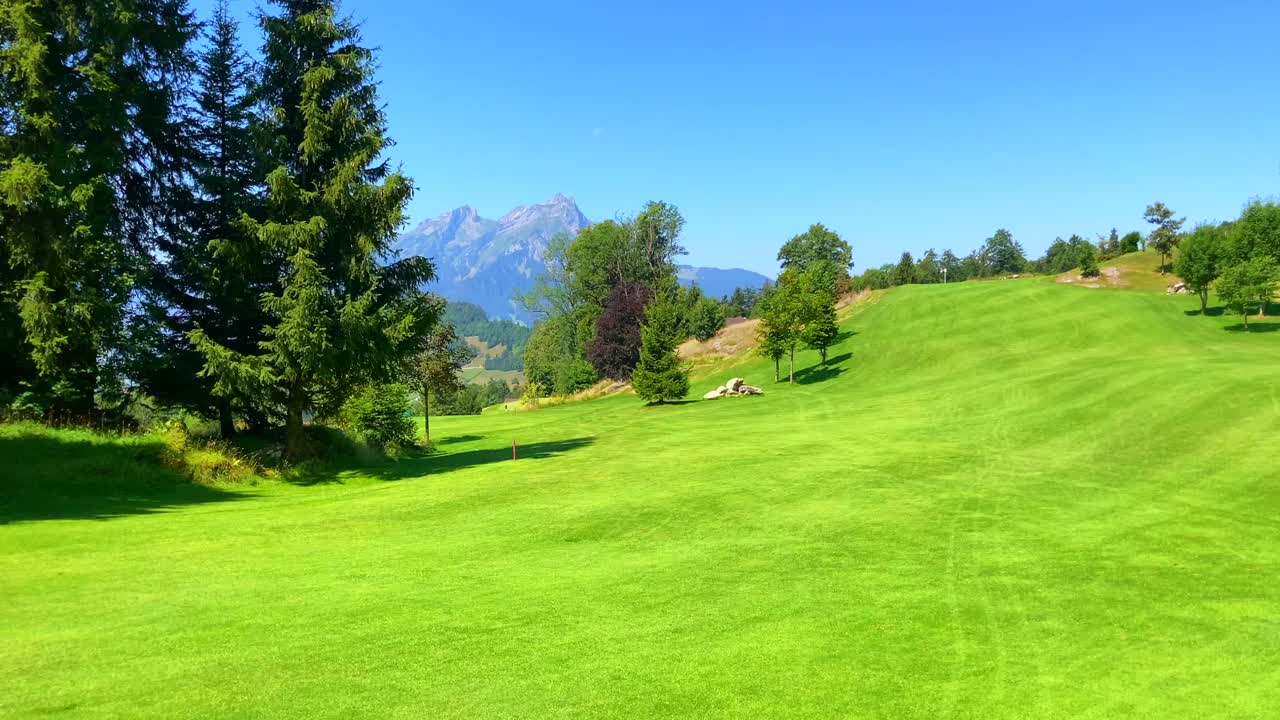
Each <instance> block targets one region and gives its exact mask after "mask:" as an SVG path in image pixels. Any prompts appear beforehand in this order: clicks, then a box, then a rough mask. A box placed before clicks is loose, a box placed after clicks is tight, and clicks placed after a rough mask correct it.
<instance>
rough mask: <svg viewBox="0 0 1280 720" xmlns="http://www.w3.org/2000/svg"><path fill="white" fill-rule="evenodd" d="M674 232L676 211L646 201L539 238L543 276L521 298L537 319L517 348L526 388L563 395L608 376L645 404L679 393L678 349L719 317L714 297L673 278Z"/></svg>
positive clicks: (712, 329)
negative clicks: (544, 243) (627, 211)
mask: <svg viewBox="0 0 1280 720" xmlns="http://www.w3.org/2000/svg"><path fill="white" fill-rule="evenodd" d="M683 228H684V218H683V217H682V216H681V215H680V211H679V209H677V208H676V207H675V206H673V205H670V204H668V203H663V202H650V203H648V204H646V205H645V206H644V207H643V208H642V209H641V210H640V212H639V213H637V214H636V215H635V216H632V217H620V218H617V219H614V220H606V221H604V222H601V223H597V224H595V225H592V226H590V227H588V228H585V229H584V230H582V231H581V232H580V233H578V235H577V237H573V238H571V237H569V236H568V235H567V234H561V235H558V236H556V237H555V238H553V239H552V240H551V242H550V243H548V247H547V250H546V255H545V263H546V266H547V272H546V273H545V274H543V275H542V276H540V277H539V278H538V279H537V281H536V283H535V285H534V288H533V289H532V290H531V291H530V292H529V293H528V294H527V295H525V296H523V297H522V298H521V301H522V302H523V303H524V306H525V307H526V308H527V309H528V310H529V311H530V312H533V313H535V314H536V315H538V316H540V318H541V319H540V321H539V322H538V323H537V324H536V325H535V326H534V329H533V333H532V335H531V336H530V338H529V342H528V345H527V346H526V348H525V357H524V364H525V377H526V378H527V382H528V388H527V394H530V395H533V396H539V395H548V394H553V393H554V394H558V395H568V394H571V393H574V392H576V391H579V390H582V389H585V388H587V387H590V386H591V385H592V384H594V383H596V382H598V381H599V380H602V379H609V380H614V381H618V382H631V383H632V386H633V387H634V388H635V389H636V392H637V394H639V395H640V396H641V397H642V398H644V399H646V400H649V401H653V402H663V401H666V400H674V399H679V398H682V397H684V395H685V394H686V393H687V392H688V371H687V369H686V368H684V367H683V365H681V363H680V362H679V358H678V357H677V347H678V345H679V344H680V343H681V342H683V341H684V339H685V338H687V337H689V336H690V335H698V336H700V337H710V336H712V335H714V334H715V333H716V332H717V331H718V330H719V328H720V326H721V325H722V324H723V316H722V314H721V310H720V306H719V304H718V303H717V302H716V301H714V300H711V299H710V298H706V297H704V296H703V295H702V294H701V292H700V291H698V289H697V288H683V287H681V286H680V285H679V283H678V282H677V278H676V263H675V260H676V258H677V257H679V256H680V255H683V254H684V253H685V250H684V247H683V246H681V244H680V237H681V232H682V230H683Z"/></svg>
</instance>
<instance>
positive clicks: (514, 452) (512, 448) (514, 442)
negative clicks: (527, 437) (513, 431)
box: [511, 440, 516, 460]
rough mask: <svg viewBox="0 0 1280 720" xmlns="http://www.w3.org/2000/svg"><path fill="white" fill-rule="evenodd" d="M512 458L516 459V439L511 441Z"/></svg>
mask: <svg viewBox="0 0 1280 720" xmlns="http://www.w3.org/2000/svg"><path fill="white" fill-rule="evenodd" d="M511 459H512V460H515V459H516V441H515V440H512V441H511Z"/></svg>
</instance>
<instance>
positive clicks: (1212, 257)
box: [1173, 225, 1227, 313]
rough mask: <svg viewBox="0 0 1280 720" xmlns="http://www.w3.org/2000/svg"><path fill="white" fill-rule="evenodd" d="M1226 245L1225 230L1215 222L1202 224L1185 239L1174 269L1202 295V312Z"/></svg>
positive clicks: (1189, 287) (1206, 303)
mask: <svg viewBox="0 0 1280 720" xmlns="http://www.w3.org/2000/svg"><path fill="white" fill-rule="evenodd" d="M1226 249H1227V248H1226V247H1225V242H1224V238H1223V231H1222V230H1220V229H1219V228H1218V227H1217V226H1214V225H1201V226H1199V227H1197V228H1196V229H1195V230H1192V231H1191V233H1190V234H1189V235H1187V236H1186V237H1185V238H1183V240H1182V243H1181V244H1180V245H1179V247H1178V258H1177V260H1175V261H1174V264H1173V271H1174V272H1175V273H1177V274H1178V276H1179V277H1181V278H1182V281H1183V282H1185V283H1186V284H1187V288H1188V289H1189V290H1191V291H1192V292H1194V293H1196V294H1197V295H1199V296H1200V312H1201V313H1204V311H1205V310H1207V309H1208V308H1209V289H1210V287H1211V286H1212V285H1213V282H1214V281H1215V280H1217V279H1218V270H1219V266H1220V265H1221V264H1222V260H1223V258H1222V254H1223V252H1224V251H1225V250H1226Z"/></svg>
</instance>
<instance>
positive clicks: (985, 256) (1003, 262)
mask: <svg viewBox="0 0 1280 720" xmlns="http://www.w3.org/2000/svg"><path fill="white" fill-rule="evenodd" d="M978 255H979V257H980V258H981V260H982V262H983V263H984V264H985V265H986V272H985V273H984V274H993V275H1002V274H1006V273H1020V272H1023V271H1025V270H1026V269H1027V255H1026V253H1025V252H1023V250H1022V245H1021V244H1019V243H1018V241H1017V240H1014V239H1013V234H1012V233H1010V232H1009V231H1008V230H1005V229H1004V228H1000V229H999V230H996V232H995V234H994V235H992V236H991V237H989V238H987V241H986V242H985V243H984V244H983V246H982V249H981V250H980V251H978Z"/></svg>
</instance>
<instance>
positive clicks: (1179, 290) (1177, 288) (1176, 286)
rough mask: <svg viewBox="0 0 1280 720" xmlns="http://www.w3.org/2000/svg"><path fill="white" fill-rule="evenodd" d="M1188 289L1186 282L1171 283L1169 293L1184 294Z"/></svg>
mask: <svg viewBox="0 0 1280 720" xmlns="http://www.w3.org/2000/svg"><path fill="white" fill-rule="evenodd" d="M1186 291H1187V284H1186V283H1180V282H1179V283H1169V289H1168V293H1169V294H1170V295H1182V294H1183V293H1185V292H1186Z"/></svg>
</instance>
